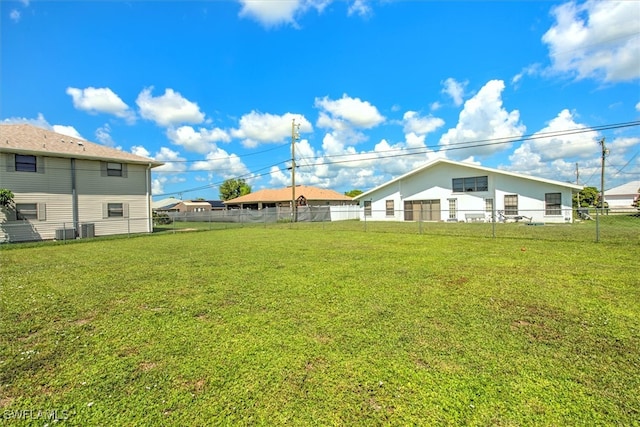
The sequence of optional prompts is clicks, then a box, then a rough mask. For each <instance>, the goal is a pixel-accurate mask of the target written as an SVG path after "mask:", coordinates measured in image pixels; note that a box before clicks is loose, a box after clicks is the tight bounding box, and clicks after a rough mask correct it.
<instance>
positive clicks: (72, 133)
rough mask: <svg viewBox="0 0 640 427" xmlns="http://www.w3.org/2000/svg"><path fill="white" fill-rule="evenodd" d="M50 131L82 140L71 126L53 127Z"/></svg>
mask: <svg viewBox="0 0 640 427" xmlns="http://www.w3.org/2000/svg"><path fill="white" fill-rule="evenodd" d="M52 130H53V131H54V132H56V133H60V134H62V135H67V136H71V137H73V138H78V139H84V138H83V137H82V135H80V132H78V131H77V130H76V128H74V127H73V126H64V125H53V126H52Z"/></svg>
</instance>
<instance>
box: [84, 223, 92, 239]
mask: <svg viewBox="0 0 640 427" xmlns="http://www.w3.org/2000/svg"><path fill="white" fill-rule="evenodd" d="M89 237H96V225H95V224H93V223H85V224H80V238H81V239H86V238H89Z"/></svg>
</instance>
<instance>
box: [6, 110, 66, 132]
mask: <svg viewBox="0 0 640 427" xmlns="http://www.w3.org/2000/svg"><path fill="white" fill-rule="evenodd" d="M2 123H4V124H19V123H25V124H29V125H33V126H36V127H39V128H43V129H49V130H53V127H52V126H51V125H50V124H49V122H48V121H47V119H45V118H44V115H43V114H42V113H38V117H36V118H35V119H28V118H26V117H9V118H6V119H4V120H2Z"/></svg>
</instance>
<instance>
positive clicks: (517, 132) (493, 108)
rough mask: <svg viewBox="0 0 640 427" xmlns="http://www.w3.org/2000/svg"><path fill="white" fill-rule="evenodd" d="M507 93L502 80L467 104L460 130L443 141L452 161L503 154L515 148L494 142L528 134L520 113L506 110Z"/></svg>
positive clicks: (479, 93) (455, 129) (485, 86)
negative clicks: (504, 94)
mask: <svg viewBox="0 0 640 427" xmlns="http://www.w3.org/2000/svg"><path fill="white" fill-rule="evenodd" d="M503 90H504V82H503V81H502V80H491V81H489V82H488V83H487V84H485V85H484V87H482V89H480V91H479V92H478V93H477V94H476V95H475V96H474V97H473V98H471V99H469V100H468V101H467V102H465V104H464V108H463V110H462V111H461V112H460V117H459V119H458V124H457V125H456V127H455V128H452V129H449V130H448V131H447V132H446V133H445V134H444V135H442V137H441V138H440V145H441V146H442V148H443V149H445V150H448V153H450V154H451V157H454V158H458V159H461V158H465V157H468V156H487V155H490V154H493V153H496V152H499V151H503V150H505V149H507V148H509V147H510V146H511V144H509V143H498V144H491V142H492V140H493V142H500V141H496V140H500V139H504V140H505V141H508V140H510V139H512V138H517V137H519V136H521V135H522V134H523V133H524V131H525V126H524V125H523V124H521V123H520V112H519V111H518V110H513V111H511V112H508V111H507V110H505V109H504V108H503V106H502V97H501V95H502V91H503ZM465 143H469V144H465ZM473 145H479V146H475V147H473Z"/></svg>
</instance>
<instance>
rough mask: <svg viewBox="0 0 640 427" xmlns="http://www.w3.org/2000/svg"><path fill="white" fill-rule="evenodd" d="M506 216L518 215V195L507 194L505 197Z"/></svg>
mask: <svg viewBox="0 0 640 427" xmlns="http://www.w3.org/2000/svg"><path fill="white" fill-rule="evenodd" d="M504 214H505V215H518V195H517V194H506V195H505V196H504Z"/></svg>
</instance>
